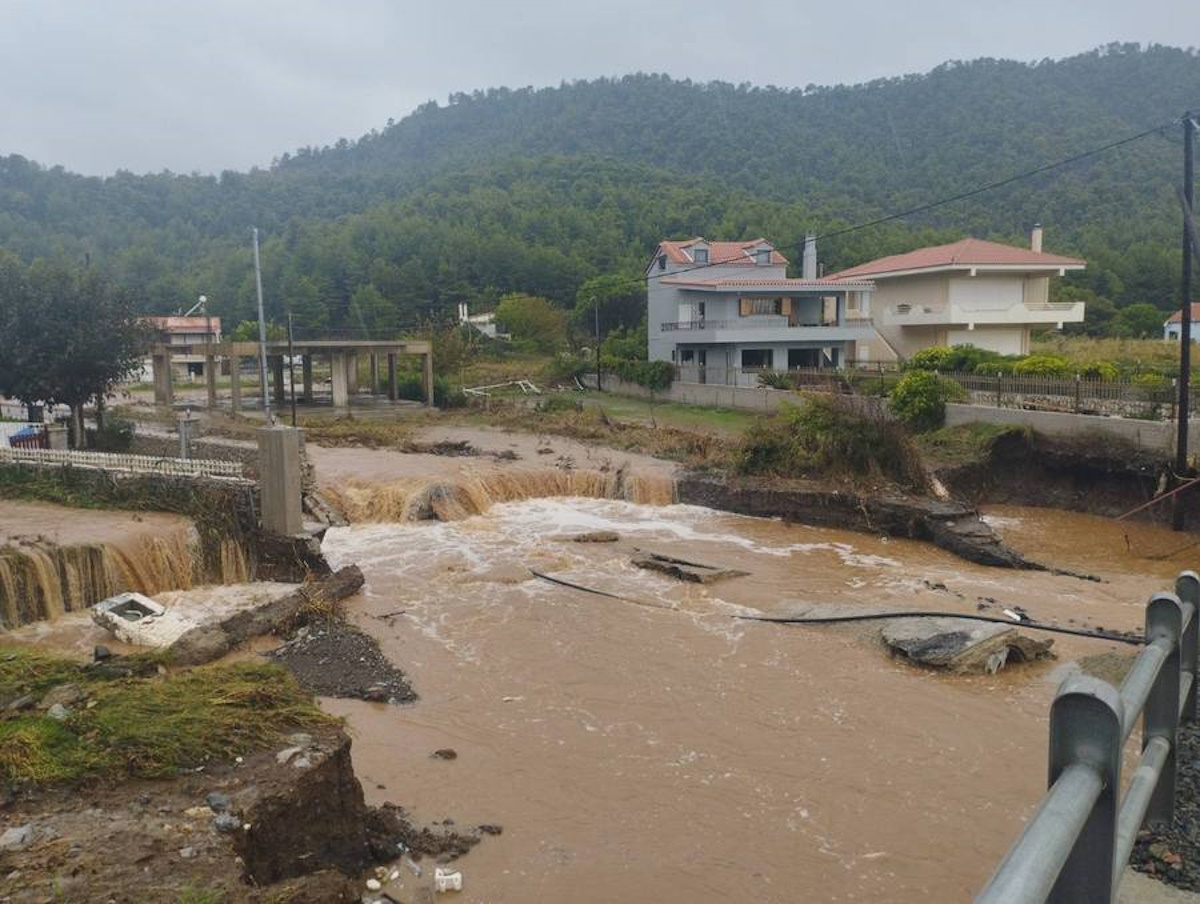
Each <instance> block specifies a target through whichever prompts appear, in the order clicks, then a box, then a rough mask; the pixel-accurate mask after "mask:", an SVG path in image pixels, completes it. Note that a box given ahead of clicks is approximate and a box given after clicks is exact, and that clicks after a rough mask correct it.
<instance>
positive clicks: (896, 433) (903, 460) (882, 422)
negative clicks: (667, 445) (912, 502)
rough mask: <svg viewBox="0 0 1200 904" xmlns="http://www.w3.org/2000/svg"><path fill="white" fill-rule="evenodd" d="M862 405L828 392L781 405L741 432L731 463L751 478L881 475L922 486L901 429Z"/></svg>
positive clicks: (921, 476)
mask: <svg viewBox="0 0 1200 904" xmlns="http://www.w3.org/2000/svg"><path fill="white" fill-rule="evenodd" d="M861 405H862V403H861V402H858V403H856V402H855V401H853V399H852V398H850V397H846V396H838V395H831V394H813V395H808V396H805V397H804V399H803V401H802V402H801V403H800V404H799V405H784V406H782V407H781V408H780V410H779V412H778V414H776V415H775V416H774V417H771V418H764V419H763V420H760V421H758V422H757V423H755V424H754V425H753V426H752V427H750V429H749V430H747V431H746V432H745V434H744V435H743V436H742V440H741V443H740V444H739V446H738V447H737V449H736V450H735V451H734V455H733V462H734V467H735V469H736V470H737V471H738V472H739V473H741V474H748V475H755V476H770V477H783V478H796V477H845V478H850V479H852V480H861V479H863V478H876V479H878V478H884V479H886V480H889V481H893V482H895V483H899V484H901V485H903V486H906V487H910V488H924V486H925V477H924V472H923V471H922V469H921V465H920V461H919V459H918V457H917V454H916V452H915V450H914V448H913V446H912V443H911V441H910V440H909V438H908V436H907V435H906V434H905V432H904V430H903V428H902V427H900V426H899V425H898V424H896V423H895V422H893V421H890V420H888V419H887V418H885V417H883V416H882V415H876V414H871V413H868V412H865V411H864V410H863V409H862V407H861Z"/></svg>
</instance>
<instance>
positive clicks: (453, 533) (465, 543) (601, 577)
mask: <svg viewBox="0 0 1200 904" xmlns="http://www.w3.org/2000/svg"><path fill="white" fill-rule="evenodd" d="M761 523H762V522H761V521H760V520H759V519H753V518H746V517H743V516H737V515H727V514H724V513H720V512H715V511H713V510H711V509H706V508H701V507H699V506H690V505H672V506H666V507H660V506H646V505H638V504H635V503H629V502H621V501H615V500H603V499H587V498H569V499H562V498H554V499H533V500H525V501H522V502H512V503H503V504H499V505H496V506H494V507H493V508H492V509H491V510H489V511H488V512H487V513H486V514H484V515H479V516H475V517H470V518H466V519H464V520H461V521H445V522H417V523H413V522H409V523H380V524H361V525H353V526H350V527H346V528H335V529H332V530H330V531H329V532H328V533H327V534H326V537H325V542H324V550H325V554H326V556H327V557H328V558H329V560H330V562H331V564H333V565H334V567H339V566H341V565H344V564H348V563H350V562H356V563H358V564H359V565H360V566H361V567H362V568H363V571H364V573H365V575H366V578H367V584H366V588H365V592H366V595H367V597H368V599H369V600H374V601H381V602H380V605H381V606H384V607H385V608H386V609H387V610H388V611H396V610H399V609H405V610H406V613H405V615H406V617H407V618H409V619H413V620H415V621H416V622H417V623H418V624H419V625H420V628H421V630H422V631H423V633H425V634H426V636H428V637H430V638H431V639H434V640H437V641H438V642H439V643H443V644H444V645H446V646H447V647H450V646H452V644H451V642H450V641H449V639H448V635H447V634H446V633H445V632H443V630H442V628H443V627H444V625H445V621H444V619H445V617H446V613H447V612H448V611H450V610H458V611H459V612H462V611H466V610H468V609H471V608H473V607H476V606H479V605H481V604H486V605H487V606H489V607H490V608H492V609H495V608H496V607H499V608H500V610H502V611H500V612H495V611H494V612H493V616H499V617H503V610H504V609H505V607H511V606H512V605H514V604H515V603H517V602H518V601H519V600H521V599H524V600H526V601H532V600H537V601H538V602H547V603H557V602H562V601H564V600H578V599H579V598H580V596H579V593H578V592H577V591H574V590H569V589H567V588H564V587H562V586H559V585H556V584H553V583H550V582H548V581H543V580H540V579H537V578H535V577H534V576H533V575H532V574H531V570H536V571H539V572H543V573H547V574H550V575H553V576H554V577H555V578H558V579H561V580H564V581H569V582H571V583H573V584H577V585H580V586H583V587H590V588H594V589H596V590H600V591H603V592H605V593H609V594H616V595H618V596H620V597H623V598H625V600H626V601H627V602H630V603H637V604H640V605H642V606H645V607H648V608H656V609H670V610H676V611H681V612H683V613H686V614H687V615H689V616H690V617H692V618H693V619H694V620H696V622H697V624H698V625H699V626H700V627H701V628H702V629H703V630H705V631H708V632H710V633H720V634H722V635H725V636H727V637H729V638H730V639H731V640H736V639H737V637H739V636H740V626H739V623H738V622H736V621H734V620H733V619H730V618H729V616H730V615H737V614H750V613H752V612H754V611H757V610H752V609H749V608H747V607H745V606H742V605H738V604H735V603H730V602H727V601H725V600H722V599H721V598H720V595H719V591H718V590H717V589H716V588H715V587H704V586H699V585H696V584H687V583H681V582H678V581H674V580H671V579H669V578H666V577H663V576H661V575H656V574H652V573H649V572H647V571H645V570H643V569H640V568H638V567H636V566H634V565H633V564H632V563H631V561H630V550H629V545H628V543H621V544H597V543H585V544H577V543H572V542H569V540H570V538H572V537H574V536H576V535H578V534H581V533H586V532H591V531H614V532H616V533H617V534H619V535H620V536H621V537H622V539H623V540H628V541H632V542H633V543H636V544H638V545H639V546H640V545H642V544H645V545H646V546H648V547H652V548H654V549H655V550H656V551H661V552H664V553H668V554H670V553H671V552H672V550H673V549H674V548H675V544H687V545H688V546H689V548H694V546H695V545H700V546H701V547H702V548H706V547H709V546H711V549H712V556H713V558H715V559H716V560H717V561H718V562H720V563H721V564H723V565H726V566H729V567H739V568H743V569H745V570H748V571H752V572H753V571H754V570H755V567H756V566H755V565H754V562H753V559H754V557H757V556H764V557H771V558H772V559H778V558H780V557H788V556H794V555H799V556H808V555H810V554H812V553H816V552H826V553H832V554H833V555H834V556H836V558H837V559H838V560H839V562H840V564H841V565H842V566H843V567H850V568H892V567H899V563H898V562H896V561H895V560H893V559H889V558H886V557H883V556H876V555H867V554H863V553H859V552H857V551H856V550H855V548H854V547H853V546H852V545H850V544H848V543H839V542H813V543H789V544H771V543H765V542H760V541H759V540H756V539H753V538H752V537H750V536H746V535H745V534H742V533H738V532H735V530H736V528H737V527H739V526H740V527H746V528H750V527H751V526H753V525H759V524H761ZM731 528H733V530H731ZM798 529H801V530H802V528H798ZM747 532H748V533H752V532H753V531H752V530H748V531H747ZM702 554H703V555H705V556H707V555H708V552H707V549H705V551H704V552H703V553H702ZM685 557H686V555H685ZM764 564H765V563H764ZM514 593H516V594H517V596H516V597H515V598H514V596H513V594H514ZM384 601H385V602H384ZM614 602H615V601H614ZM457 652H458V654H459V655H460V656H463V657H464V658H470V655H471V654H470V651H466V650H462V649H459V650H457Z"/></svg>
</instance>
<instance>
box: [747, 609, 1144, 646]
mask: <svg viewBox="0 0 1200 904" xmlns="http://www.w3.org/2000/svg"><path fill="white" fill-rule="evenodd" d="M730 617H731V618H739V619H742V620H744V621H760V622H773V623H775V624H780V625H835V624H838V623H839V622H861V621H880V620H885V619H889V618H959V619H966V620H968V621H981V622H991V623H993V624H997V625H1009V626H1010V627H1014V628H1015V627H1021V628H1028V629H1029V630H1030V631H1049V632H1050V633H1052V634H1070V635H1073V636H1075V637H1091V638H1094V639H1096V640H1111V641H1114V642H1116V643H1127V644H1132V645H1134V646H1140V645H1141V644H1144V643H1145V642H1146V639H1145V638H1144V637H1137V636H1135V635H1129V634H1114V633H1112V632H1109V631H1096V630H1089V629H1087V628H1064V627H1062V626H1061V625H1044V624H1042V623H1041V622H1036V621H1025V620H1021V621H1013V620H1012V619H1011V618H998V617H996V616H993V615H976V614H975V613H973V612H967V613H958V612H919V611H917V612H874V613H870V614H865V615H817V616H812V617H809V616H803V615H801V616H795V617H791V616H774V615H733V616H730Z"/></svg>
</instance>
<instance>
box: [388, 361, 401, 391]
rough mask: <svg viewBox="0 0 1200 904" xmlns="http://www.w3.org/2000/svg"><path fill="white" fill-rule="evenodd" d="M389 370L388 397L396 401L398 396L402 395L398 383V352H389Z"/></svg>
mask: <svg viewBox="0 0 1200 904" xmlns="http://www.w3.org/2000/svg"><path fill="white" fill-rule="evenodd" d="M387 371H388V389H387V393H388V398H389V399H390V400H391V401H393V402H394V401H396V398H397V397H398V396H399V395H400V387H399V386H398V385H397V381H396V353H395V352H388V356H387Z"/></svg>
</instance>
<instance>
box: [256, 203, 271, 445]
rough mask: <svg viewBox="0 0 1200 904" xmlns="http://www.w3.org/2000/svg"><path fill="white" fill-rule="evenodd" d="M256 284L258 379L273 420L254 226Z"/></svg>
mask: <svg viewBox="0 0 1200 904" xmlns="http://www.w3.org/2000/svg"><path fill="white" fill-rule="evenodd" d="M254 286H255V288H256V289H257V290H258V379H259V382H260V383H261V384H262V404H263V416H264V417H266V419H267V423H268V424H270V423H272V420H271V397H270V393H268V392H267V321H266V320H265V319H264V317H263V299H262V264H261V263H260V262H259V260H258V227H257V226H256V227H254Z"/></svg>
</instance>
